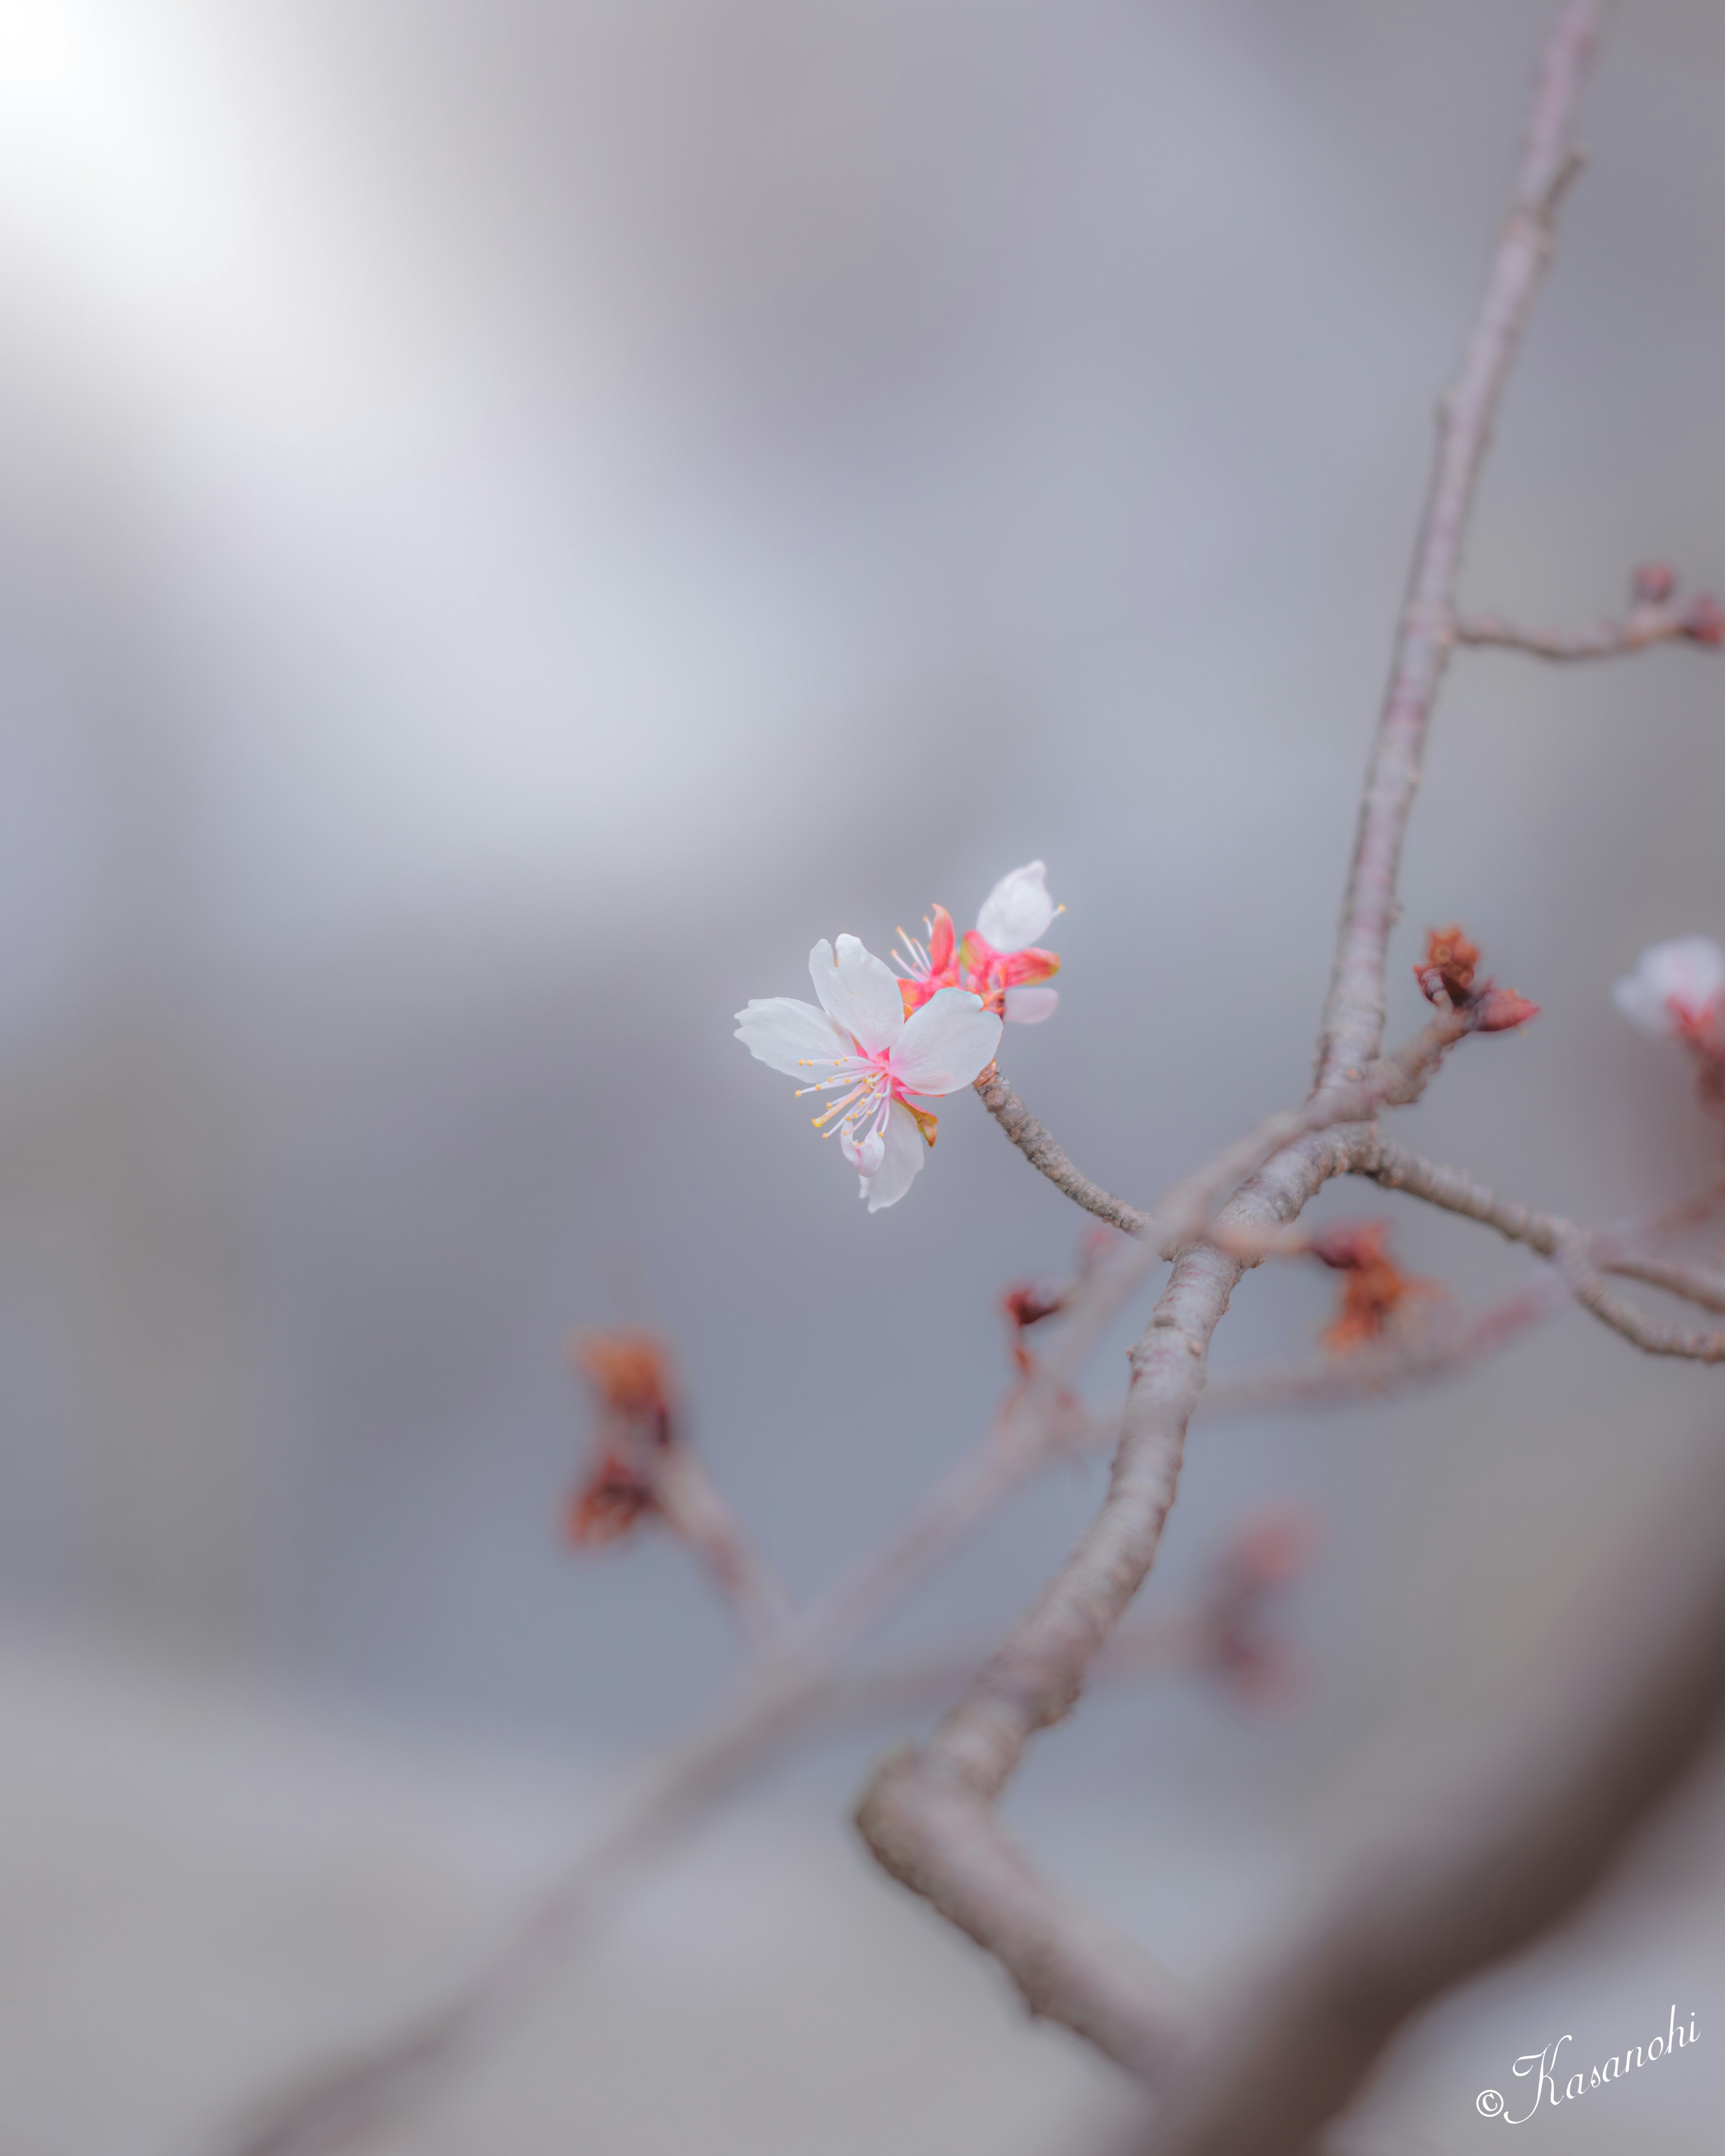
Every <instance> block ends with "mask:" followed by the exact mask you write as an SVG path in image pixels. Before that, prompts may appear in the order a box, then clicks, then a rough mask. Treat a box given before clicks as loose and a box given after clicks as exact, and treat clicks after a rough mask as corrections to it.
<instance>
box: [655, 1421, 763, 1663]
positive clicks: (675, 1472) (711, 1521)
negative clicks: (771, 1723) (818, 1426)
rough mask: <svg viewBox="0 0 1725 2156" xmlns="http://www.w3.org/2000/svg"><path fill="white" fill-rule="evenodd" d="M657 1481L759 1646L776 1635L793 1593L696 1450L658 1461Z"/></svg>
mask: <svg viewBox="0 0 1725 2156" xmlns="http://www.w3.org/2000/svg"><path fill="white" fill-rule="evenodd" d="M652 1479H653V1487H654V1491H655V1495H656V1496H657V1498H658V1501H659V1509H660V1512H661V1513H662V1514H663V1515H664V1517H665V1524H666V1526H667V1527H670V1529H671V1531H672V1532H673V1533H674V1534H676V1535H678V1536H680V1537H681V1538H682V1540H683V1541H685V1543H688V1545H689V1546H690V1548H691V1549H692V1550H693V1551H694V1552H695V1553H696V1556H697V1557H699V1558H700V1559H701V1563H702V1565H703V1566H704V1567H705V1568H706V1573H707V1576H708V1578H710V1579H711V1581H712V1583H713V1585H714V1588H715V1589H716V1591H717V1593H718V1595H719V1598H720V1599H721V1601H722V1602H724V1603H726V1604H727V1605H728V1606H729V1607H730V1608H731V1609H734V1610H735V1611H736V1613H737V1622H738V1624H739V1625H741V1626H742V1630H743V1631H744V1633H745V1634H746V1635H747V1637H748V1638H749V1639H750V1640H753V1641H754V1642H755V1644H756V1645H762V1643H764V1642H765V1641H766V1640H769V1639H771V1638H772V1636H773V1634H774V1633H775V1632H776V1631H778V1629H779V1627H780V1626H781V1625H783V1624H784V1623H785V1622H786V1621H787V1620H788V1618H789V1616H790V1614H791V1599H790V1596H789V1594H788V1593H787V1592H786V1589H785V1585H784V1583H783V1580H781V1579H780V1578H779V1577H778V1573H775V1572H774V1571H773V1568H772V1567H771V1566H770V1565H769V1564H768V1562H767V1560H766V1558H764V1557H762V1554H761V1553H760V1551H759V1550H758V1549H757V1548H756V1547H755V1543H754V1541H753V1538H752V1537H751V1536H750V1534H749V1532H748V1531H747V1528H746V1527H744V1526H743V1524H742V1521H741V1520H740V1519H738V1517H737V1514H736V1513H735V1512H733V1511H732V1508H731V1507H730V1506H729V1505H728V1504H727V1503H726V1501H725V1500H724V1498H723V1497H721V1496H720V1494H719V1492H718V1491H717V1489H716V1487H715V1486H714V1484H713V1481H712V1478H711V1476H709V1475H708V1473H707V1471H706V1469H705V1468H704V1467H703V1466H701V1461H700V1460H699V1459H698V1458H697V1456H696V1454H695V1453H694V1452H693V1451H692V1450H691V1449H690V1448H689V1447H688V1446H687V1445H678V1446H676V1447H675V1450H672V1451H671V1452H670V1453H668V1454H666V1455H665V1456H664V1457H663V1458H662V1459H660V1460H656V1461H655V1463H654V1465H653V1469H652Z"/></svg>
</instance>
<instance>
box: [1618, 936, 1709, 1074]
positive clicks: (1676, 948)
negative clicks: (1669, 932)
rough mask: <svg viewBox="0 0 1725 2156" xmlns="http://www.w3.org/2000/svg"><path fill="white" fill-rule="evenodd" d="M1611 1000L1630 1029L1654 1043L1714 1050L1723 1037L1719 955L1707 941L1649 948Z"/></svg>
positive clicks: (1690, 938) (1681, 939) (1702, 938)
mask: <svg viewBox="0 0 1725 2156" xmlns="http://www.w3.org/2000/svg"><path fill="white" fill-rule="evenodd" d="M1611 997H1612V1000H1613V1002H1614V1003H1615V1004H1616V1005H1617V1008H1618V1009H1619V1010H1620V1011H1621V1012H1622V1013H1623V1014H1624V1016H1625V1018H1626V1019H1628V1020H1629V1022H1630V1024H1631V1025H1633V1026H1635V1027H1637V1028H1639V1029H1640V1031H1641V1032H1643V1033H1648V1034H1652V1035H1653V1037H1654V1038H1655V1039H1656V1040H1682V1041H1686V1042H1687V1043H1688V1044H1689V1045H1690V1046H1691V1047H1699V1048H1712V1049H1715V1050H1717V1045H1718V1044H1719V1042H1720V1039H1721V1034H1722V1032H1725V1026H1722V1024H1721V1020H1722V1018H1725V951H1722V950H1721V949H1720V948H1719V946H1718V945H1717V943H1716V942H1714V941H1713V939H1712V937H1711V936H1679V937H1676V938H1675V939H1674V940H1673V941H1672V942H1669V943H1653V944H1650V945H1649V947H1647V949H1646V950H1645V951H1644V952H1642V953H1641V955H1640V958H1639V959H1638V960H1637V961H1636V962H1635V971H1634V973H1630V974H1628V975H1626V976H1625V978H1623V979H1622V980H1620V981H1619V982H1618V983H1617V984H1616V986H1615V988H1613V989H1612V991H1611Z"/></svg>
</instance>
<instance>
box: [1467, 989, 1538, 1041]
mask: <svg viewBox="0 0 1725 2156" xmlns="http://www.w3.org/2000/svg"><path fill="white" fill-rule="evenodd" d="M1538 1015H1539V1006H1538V1004H1530V1003H1529V1002H1528V1000H1527V998H1526V997H1525V996H1518V995H1517V993H1516V992H1515V990H1514V989H1513V988H1487V989H1486V993H1484V994H1483V995H1482V996H1481V998H1480V999H1479V1003H1478V1004H1477V1006H1476V1014H1475V1018H1474V1030H1475V1032H1476V1033H1509V1032H1511V1031H1512V1030H1513V1029H1514V1028H1515V1027H1517V1026H1518V1025H1526V1024H1527V1021H1528V1019H1534V1018H1538Z"/></svg>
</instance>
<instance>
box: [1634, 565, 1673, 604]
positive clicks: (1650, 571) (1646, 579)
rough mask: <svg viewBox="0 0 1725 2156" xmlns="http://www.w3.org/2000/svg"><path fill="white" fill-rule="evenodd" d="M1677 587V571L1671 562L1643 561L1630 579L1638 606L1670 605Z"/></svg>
mask: <svg viewBox="0 0 1725 2156" xmlns="http://www.w3.org/2000/svg"><path fill="white" fill-rule="evenodd" d="M1676 588H1677V572H1676V570H1675V569H1674V568H1673V567H1671V563H1670V562H1642V563H1641V565H1640V567H1639V568H1638V569H1637V570H1636V571H1635V575H1634V576H1633V577H1631V578H1630V593H1632V594H1633V596H1634V598H1635V604H1636V605H1637V606H1668V605H1669V604H1670V603H1671V596H1672V594H1673V593H1675V592H1676Z"/></svg>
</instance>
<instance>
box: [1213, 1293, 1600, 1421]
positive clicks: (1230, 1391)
mask: <svg viewBox="0 0 1725 2156" xmlns="http://www.w3.org/2000/svg"><path fill="white" fill-rule="evenodd" d="M1568 1301H1569V1294H1568V1290H1567V1288H1566V1287H1564V1286H1563V1285H1562V1284H1561V1283H1559V1282H1558V1281H1554V1280H1546V1281H1540V1282H1539V1283H1538V1285H1537V1286H1533V1287H1530V1288H1523V1289H1521V1290H1519V1291H1517V1293H1515V1294H1513V1295H1508V1296H1504V1297H1503V1299H1502V1301H1499V1302H1495V1303H1491V1304H1490V1305H1488V1306H1486V1308H1485V1309H1484V1310H1482V1311H1480V1312H1478V1313H1477V1314H1476V1316H1474V1317H1471V1318H1470V1319H1468V1320H1467V1321H1466V1322H1465V1323H1463V1324H1461V1325H1459V1326H1456V1325H1440V1326H1437V1327H1433V1328H1430V1329H1428V1330H1426V1331H1424V1332H1421V1333H1420V1335H1419V1336H1418V1337H1415V1338H1414V1339H1412V1340H1405V1341H1397V1342H1384V1343H1383V1344H1382V1345H1381V1346H1378V1347H1365V1348H1362V1349H1361V1350H1360V1351H1359V1352H1358V1353H1357V1354H1353V1355H1346V1356H1337V1355H1324V1356H1320V1357H1317V1358H1315V1359H1314V1360H1312V1361H1311V1362H1307V1363H1285V1364H1281V1365H1275V1366H1272V1367H1271V1368H1268V1369H1262V1370H1243V1371H1240V1372H1239V1373H1230V1375H1228V1376H1225V1377H1220V1378H1212V1379H1211V1380H1210V1382H1209V1384H1208V1385H1206V1386H1205V1388H1204V1395H1203V1398H1202V1399H1200V1400H1199V1404H1198V1413H1199V1414H1200V1415H1202V1416H1203V1417H1204V1419H1205V1420H1206V1421H1209V1419H1212V1418H1213V1417H1217V1416H1221V1415H1245V1414H1269V1413H1273V1412H1275V1411H1276V1410H1277V1409H1289V1408H1330V1407H1345V1406H1347V1405H1348V1404H1349V1403H1350V1402H1352V1401H1354V1400H1368V1399H1380V1398H1381V1397H1382V1396H1383V1395H1384V1394H1386V1393H1394V1392H1402V1391H1405V1390H1407V1389H1410V1388H1412V1387H1413V1386H1415V1385H1420V1384H1429V1383H1435V1382H1437V1381H1438V1380H1440V1379H1441V1378H1450V1377H1455V1376H1457V1375H1459V1374H1460V1373H1461V1372H1462V1371H1464V1370H1466V1369H1469V1368H1471V1367H1472V1366H1473V1365H1474V1364H1475V1363H1480V1362H1483V1361H1484V1360H1485V1359H1486V1357H1487V1356H1490V1355H1495V1354H1496V1353H1497V1352H1498V1350H1499V1349H1500V1348H1503V1347H1508V1346H1509V1345H1510V1344H1511V1342H1513V1341H1516V1340H1518V1339H1520V1338H1521V1337H1522V1334H1523V1333H1525V1332H1531V1331H1532V1329H1533V1327H1535V1326H1538V1325H1543V1323H1544V1322H1546V1321H1547V1320H1548V1318H1550V1317H1554V1316H1555V1315H1556V1314H1557V1312H1558V1311H1560V1310H1562V1309H1563V1308H1565V1307H1566V1306H1567V1305H1568Z"/></svg>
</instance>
